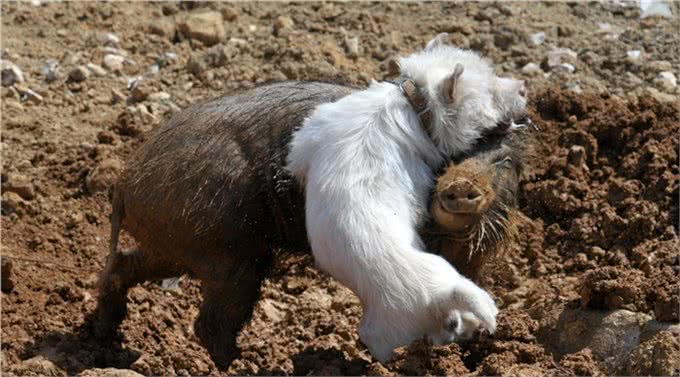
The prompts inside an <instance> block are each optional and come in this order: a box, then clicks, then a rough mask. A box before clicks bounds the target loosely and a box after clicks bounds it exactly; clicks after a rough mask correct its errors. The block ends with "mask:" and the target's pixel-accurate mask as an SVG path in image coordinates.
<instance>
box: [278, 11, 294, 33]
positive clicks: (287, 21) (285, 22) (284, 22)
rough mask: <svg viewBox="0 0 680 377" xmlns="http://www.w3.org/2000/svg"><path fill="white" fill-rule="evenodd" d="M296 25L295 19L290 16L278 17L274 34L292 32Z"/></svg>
mask: <svg viewBox="0 0 680 377" xmlns="http://www.w3.org/2000/svg"><path fill="white" fill-rule="evenodd" d="M294 25H295V22H293V19H292V18H290V17H288V16H278V17H276V20H275V21H274V34H276V35H279V34H280V33H281V32H282V31H286V30H290V29H292V28H293V26H294Z"/></svg>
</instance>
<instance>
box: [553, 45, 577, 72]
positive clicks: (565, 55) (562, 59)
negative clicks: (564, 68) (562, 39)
mask: <svg viewBox="0 0 680 377" xmlns="http://www.w3.org/2000/svg"><path fill="white" fill-rule="evenodd" d="M577 58H578V55H577V54H576V52H575V51H574V50H571V49H568V48H555V49H553V50H552V51H550V52H548V57H547V64H548V67H550V68H554V67H559V66H560V65H561V64H562V63H569V64H571V65H574V64H576V60H577Z"/></svg>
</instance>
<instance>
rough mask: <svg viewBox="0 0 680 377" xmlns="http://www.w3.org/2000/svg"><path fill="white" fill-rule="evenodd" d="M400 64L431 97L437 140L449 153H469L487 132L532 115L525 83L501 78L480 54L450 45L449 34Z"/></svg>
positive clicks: (407, 57) (429, 101) (433, 134)
mask: <svg viewBox="0 0 680 377" xmlns="http://www.w3.org/2000/svg"><path fill="white" fill-rule="evenodd" d="M399 65H400V69H401V75H402V76H404V77H408V78H410V79H412V80H413V81H414V82H415V84H416V85H417V86H418V87H419V88H421V90H422V91H423V95H425V96H426V97H427V99H428V108H429V111H431V113H432V114H431V115H432V117H431V118H432V124H431V126H430V127H431V132H432V138H433V139H434V141H435V143H436V144H437V146H438V147H439V149H440V151H441V152H442V153H445V154H447V155H456V154H459V153H462V152H467V151H469V150H470V149H471V148H472V147H473V146H474V144H475V141H476V140H477V139H479V138H480V137H481V136H482V134H483V133H485V132H488V131H491V130H494V129H495V128H496V127H499V125H501V124H502V123H503V122H511V121H512V120H516V119H518V118H520V117H523V116H524V114H525V112H526V89H525V87H524V82H523V81H519V80H513V79H509V78H501V77H498V76H496V74H495V73H494V69H493V67H492V65H491V64H490V63H489V61H487V60H486V59H484V58H482V57H481V56H479V55H478V54H477V53H476V52H474V51H470V50H462V49H459V48H456V47H454V46H452V45H450V44H448V35H447V34H446V33H442V34H439V35H437V36H436V37H435V38H434V39H432V40H431V41H430V42H429V43H428V44H427V47H425V49H424V50H422V51H419V52H416V53H413V54H411V55H409V56H406V57H402V58H400V61H399Z"/></svg>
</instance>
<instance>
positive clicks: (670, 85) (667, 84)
mask: <svg viewBox="0 0 680 377" xmlns="http://www.w3.org/2000/svg"><path fill="white" fill-rule="evenodd" d="M654 84H656V86H658V87H659V88H661V89H663V90H664V91H666V92H668V93H672V92H673V91H674V90H675V87H676V86H678V80H677V78H676V77H675V75H674V74H673V72H671V71H663V72H660V73H659V75H658V76H656V78H655V79H654Z"/></svg>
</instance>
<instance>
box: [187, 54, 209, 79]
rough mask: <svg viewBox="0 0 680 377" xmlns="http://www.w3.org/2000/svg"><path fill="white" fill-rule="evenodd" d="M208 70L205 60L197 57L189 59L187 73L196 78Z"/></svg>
mask: <svg viewBox="0 0 680 377" xmlns="http://www.w3.org/2000/svg"><path fill="white" fill-rule="evenodd" d="M207 68H208V66H207V64H206V63H205V61H203V59H201V58H197V57H195V56H192V57H191V58H189V62H188V63H187V65H186V69H187V71H189V73H191V74H193V75H195V76H198V75H199V74H201V72H203V71H205V70H206V69H207Z"/></svg>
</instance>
